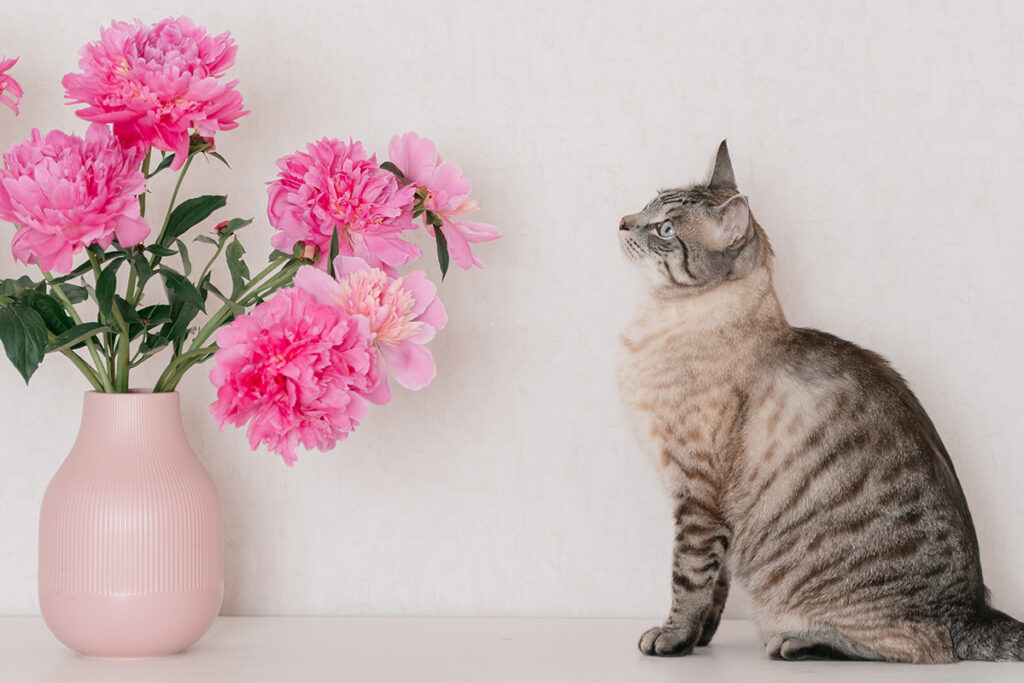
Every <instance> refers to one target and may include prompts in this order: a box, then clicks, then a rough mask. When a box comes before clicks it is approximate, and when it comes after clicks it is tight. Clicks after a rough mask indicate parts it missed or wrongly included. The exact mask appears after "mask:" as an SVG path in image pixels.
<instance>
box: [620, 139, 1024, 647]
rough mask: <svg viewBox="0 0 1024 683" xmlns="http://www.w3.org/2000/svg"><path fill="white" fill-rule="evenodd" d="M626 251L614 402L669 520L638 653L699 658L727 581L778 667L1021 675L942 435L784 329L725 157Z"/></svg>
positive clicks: (638, 219) (839, 349)
mask: <svg viewBox="0 0 1024 683" xmlns="http://www.w3.org/2000/svg"><path fill="white" fill-rule="evenodd" d="M723 155H724V160H725V164H723ZM738 198H739V199H738ZM727 206H728V207H730V208H729V209H728V211H729V212H731V213H727V210H726V209H725V208H723V207H727ZM737 215H739V216H740V219H742V220H744V221H746V222H740V223H736V220H737V219H736V216H737ZM665 221H671V223H672V225H673V226H674V233H675V234H674V235H672V237H671V238H666V237H665V236H664V234H661V235H660V234H659V231H660V232H662V233H671V232H673V231H672V230H664V229H661V226H663V225H664V223H665ZM729 221H732V222H733V223H734V224H733V225H731V226H730V225H725V223H727V222H729ZM619 234H620V239H621V241H622V245H623V249H624V251H625V253H626V255H627V256H628V257H629V258H630V259H631V260H633V261H634V262H636V263H638V264H639V265H640V266H642V267H643V269H644V270H645V272H647V274H648V276H649V278H650V280H651V283H652V287H651V293H650V295H649V296H648V297H647V298H646V300H645V302H644V303H643V304H642V305H641V307H640V309H639V311H638V314H637V316H636V318H635V320H634V321H633V323H632V324H631V325H630V327H629V328H628V329H627V330H626V332H625V333H624V334H623V344H624V346H625V355H624V360H623V363H622V364H621V368H620V388H621V392H622V395H623V398H624V401H625V403H626V404H627V407H628V408H629V409H630V414H631V417H632V419H633V422H634V427H635V430H636V432H637V433H638V435H639V436H640V437H641V439H642V441H643V442H644V443H645V444H646V445H647V447H648V451H649V453H650V455H651V457H652V459H653V461H654V463H655V466H656V467H657V469H658V471H659V472H660V474H661V476H662V479H663V481H664V483H665V485H666V488H667V489H668V491H669V493H670V494H671V495H672V496H673V497H674V498H675V500H676V505H677V507H676V515H675V524H676V538H675V553H674V563H673V567H672V608H671V611H670V614H669V617H668V619H667V620H666V622H665V624H663V625H662V626H659V627H657V628H654V629H651V630H649V631H647V632H646V633H645V634H644V635H643V637H642V638H641V640H640V649H641V650H642V651H643V652H645V653H647V654H657V655H670V654H686V653H688V652H690V651H691V650H692V649H693V647H694V646H697V645H703V644H706V643H707V642H709V641H710V639H711V636H712V635H713V634H714V630H715V628H716V627H717V625H718V619H719V618H720V616H721V610H722V607H723V605H724V602H725V599H726V596H727V594H728V587H729V571H730V569H729V568H730V567H731V569H732V571H733V573H734V574H735V575H736V576H737V577H739V578H740V579H741V580H742V581H743V583H744V584H745V585H746V587H747V589H748V590H749V592H750V594H751V596H752V599H753V602H754V606H755V617H756V620H757V622H758V625H759V627H760V630H761V632H762V636H763V638H764V641H765V644H766V649H767V651H768V653H769V654H770V655H771V656H773V657H780V658H783V659H797V658H804V657H835V658H850V659H877V660H889V661H901V662H931V663H939V662H952V661H956V660H957V659H986V660H1020V659H1022V658H1024V625H1022V624H1021V623H1020V622H1018V621H1016V620H1014V619H1012V618H1010V617H1008V616H1006V615H1004V614H1002V613H1001V612H998V611H996V610H994V609H992V608H991V607H989V606H988V605H987V602H986V592H985V588H984V585H983V582H982V574H981V564H980V561H979V557H978V544H977V539H976V537H975V532H974V527H973V523H972V521H971V515H970V512H969V511H968V509H967V503H966V500H965V499H964V495H963V492H962V491H961V488H960V485H959V482H958V480H957V477H956V474H955V472H954V469H953V463H952V461H951V460H950V457H949V455H948V454H947V453H946V450H945V447H944V446H943V444H942V441H941V439H940V438H939V435H938V433H937V432H936V430H935V428H934V426H933V425H932V423H931V421H930V420H929V418H928V416H927V414H926V413H925V411H924V409H923V408H922V407H921V405H920V403H919V402H918V401H917V399H916V398H915V397H914V395H913V393H911V391H910V389H909V388H908V387H907V385H906V383H905V382H904V381H903V380H902V378H901V377H900V376H899V375H898V374H897V373H896V372H895V371H894V370H893V369H892V368H891V367H890V366H889V365H888V364H887V363H886V362H885V361H884V360H883V359H882V358H881V357H879V356H878V355H876V354H874V353H872V352H870V351H866V350H864V349H861V348H859V347H857V346H855V345H853V344H851V343H849V342H846V341H843V340H841V339H838V338H836V337H833V336H831V335H828V334H826V333H823V332H819V331H816V330H808V329H799V328H794V327H791V326H790V325H789V324H788V323H787V322H786V319H785V316H784V315H783V312H782V309H781V306H780V305H779V301H778V299H777V297H776V295H775V290H774V288H773V285H772V265H771V259H772V251H771V247H770V245H769V243H768V239H767V236H766V235H765V233H764V231H763V230H762V229H761V227H760V225H758V223H757V221H756V220H755V219H754V218H753V215H752V214H749V210H748V209H747V208H746V198H744V197H742V196H741V195H739V193H738V191H737V189H736V186H735V180H733V178H732V170H731V165H730V164H728V151H727V150H726V149H725V144H724V143H723V144H722V147H721V149H720V152H719V157H718V159H717V161H716V170H715V174H714V175H713V177H712V180H711V181H710V182H709V183H708V184H707V185H702V186H696V187H692V188H683V189H679V190H670V191H666V192H662V193H660V194H659V196H658V197H657V198H656V199H655V200H654V201H652V202H651V203H650V204H648V206H647V207H645V209H644V210H643V211H642V212H640V213H638V214H633V215H631V216H627V217H625V218H624V219H623V221H622V223H621V224H620V231H619Z"/></svg>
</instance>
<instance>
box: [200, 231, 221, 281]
mask: <svg viewBox="0 0 1024 683" xmlns="http://www.w3.org/2000/svg"><path fill="white" fill-rule="evenodd" d="M227 244H228V241H227V240H226V239H221V240H220V242H219V243H218V244H217V252H216V253H215V254H214V255H213V258H211V259H210V260H209V262H207V264H206V265H205V266H204V267H203V272H201V273H200V274H199V279H198V280H196V282H197V283H199V285H200V286H202V284H203V278H204V277H206V274H207V273H209V272H210V268H212V267H213V262H214V261H216V260H217V258H218V257H219V256H220V254H221V252H222V251H224V247H226V246H227Z"/></svg>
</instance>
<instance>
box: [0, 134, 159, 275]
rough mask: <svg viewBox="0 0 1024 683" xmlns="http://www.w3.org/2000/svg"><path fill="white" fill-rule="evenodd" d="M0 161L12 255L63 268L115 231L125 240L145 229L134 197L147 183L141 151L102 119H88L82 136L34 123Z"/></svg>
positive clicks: (0, 196)
mask: <svg viewBox="0 0 1024 683" xmlns="http://www.w3.org/2000/svg"><path fill="white" fill-rule="evenodd" d="M3 160H4V163H3V167H2V168H0V219H2V220H5V221H11V222H12V223H17V224H18V225H19V228H18V231H17V232H16V233H15V235H14V240H13V242H12V243H11V250H12V251H13V252H14V256H15V258H17V259H18V260H20V261H22V262H24V263H29V264H31V263H38V264H39V267H40V268H41V269H43V270H53V271H56V272H58V273H68V272H70V271H71V262H72V258H73V256H74V254H76V253H78V252H79V251H81V250H82V248H84V247H87V246H89V245H90V244H98V245H100V246H101V247H103V248H104V249H106V248H107V247H109V246H110V243H111V242H113V240H114V237H115V236H116V237H117V241H118V243H120V245H121V246H122V247H131V246H134V245H136V244H138V243H139V242H141V241H142V240H144V239H145V238H146V236H147V235H149V225H148V224H147V223H146V221H145V220H144V219H143V218H141V217H140V216H139V199H138V196H137V195H139V194H141V193H142V192H145V190H146V181H145V178H144V177H143V175H142V171H141V170H140V169H141V165H142V152H141V150H139V149H138V148H135V147H125V146H124V144H123V143H122V142H121V140H119V139H117V138H116V137H114V136H113V135H111V133H110V129H109V128H107V127H106V126H101V125H99V124H95V123H94V124H92V125H91V126H89V131H88V132H87V133H86V135H85V139H84V140H83V139H82V138H79V137H76V136H74V135H68V134H66V133H62V132H61V131H59V130H54V131H50V132H49V133H47V134H46V137H43V136H42V135H41V134H40V132H39V131H38V130H33V131H32V137H31V138H30V139H29V140H26V141H25V142H22V143H21V144H17V145H14V146H13V147H11V151H10V152H8V153H7V154H5V155H4V159H3Z"/></svg>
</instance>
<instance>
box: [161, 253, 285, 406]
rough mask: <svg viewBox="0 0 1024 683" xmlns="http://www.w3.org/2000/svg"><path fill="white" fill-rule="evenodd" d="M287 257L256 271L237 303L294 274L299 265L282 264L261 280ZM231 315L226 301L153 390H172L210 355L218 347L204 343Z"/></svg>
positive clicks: (268, 289) (174, 358)
mask: <svg viewBox="0 0 1024 683" xmlns="http://www.w3.org/2000/svg"><path fill="white" fill-rule="evenodd" d="M290 260H291V259H290V257H288V256H279V257H277V258H276V259H274V260H273V261H271V262H270V265H268V266H267V267H266V268H264V269H263V270H262V271H260V272H259V273H257V275H256V277H254V278H253V279H252V280H250V281H249V286H248V287H246V288H245V289H244V290H243V291H242V293H241V294H239V296H238V300H237V302H234V303H237V304H238V305H241V306H243V307H244V306H245V305H247V304H249V303H251V300H253V299H255V298H256V297H259V296H260V295H262V294H266V293H268V292H272V291H274V290H275V289H277V288H278V287H279V286H281V285H282V284H284V283H286V282H288V280H289V279H290V278H291V277H292V276H293V275H294V270H296V269H297V268H298V265H299V264H297V263H296V264H290V265H294V266H295V267H294V268H291V267H289V266H285V268H283V269H281V271H280V272H278V273H276V274H274V276H273V277H270V278H268V279H267V281H266V282H261V280H262V279H263V278H264V277H266V276H267V275H270V274H271V273H274V271H275V270H277V268H278V267H279V266H280V265H281V264H282V263H285V262H286V261H290ZM230 315H231V307H230V306H228V304H224V305H223V306H221V307H220V308H219V309H218V310H217V312H216V313H214V314H213V315H212V316H211V317H210V319H209V320H207V321H206V324H205V325H203V327H202V329H200V330H199V332H197V333H196V336H195V338H194V339H193V340H192V344H191V345H190V346H189V348H188V351H186V352H185V353H181V354H178V355H176V356H174V357H173V358H172V359H171V362H170V364H169V365H168V366H167V368H166V369H165V370H164V372H163V374H161V375H160V379H158V380H157V383H156V385H155V386H154V387H153V391H154V392H159V391H174V389H175V387H177V386H178V382H180V381H181V378H182V377H184V376H185V373H186V372H188V370H189V369H190V368H191V367H192V366H194V365H197V364H199V363H202V362H203V361H205V360H206V359H207V358H209V356H210V354H212V353H214V352H215V351H216V350H217V345H216V344H211V345H210V346H205V347H204V346H203V344H205V343H206V342H207V340H208V339H209V338H210V336H211V335H212V334H213V333H214V332H216V331H217V330H218V329H219V328H220V327H221V325H223V324H224V321H225V320H227V318H228V316H230Z"/></svg>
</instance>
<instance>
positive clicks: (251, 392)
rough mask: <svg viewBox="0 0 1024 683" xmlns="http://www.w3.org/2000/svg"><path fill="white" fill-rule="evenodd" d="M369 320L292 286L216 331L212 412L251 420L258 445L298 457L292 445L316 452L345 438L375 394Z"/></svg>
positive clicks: (289, 458) (252, 440) (252, 441)
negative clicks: (214, 396) (215, 388)
mask: <svg viewBox="0 0 1024 683" xmlns="http://www.w3.org/2000/svg"><path fill="white" fill-rule="evenodd" d="M371 339H372V337H371V335H370V330H369V323H368V322H367V320H366V319H365V318H363V317H361V316H349V315H347V314H346V313H345V312H344V311H343V310H341V309H340V308H338V307H337V306H325V305H323V304H320V303H318V302H317V301H316V300H315V299H314V298H313V296H312V295H310V294H309V293H307V292H305V291H304V290H302V289H298V288H295V287H289V288H287V289H282V290H279V291H278V292H277V294H275V295H274V296H273V297H272V298H271V299H269V300H267V301H265V302H264V303H261V304H259V305H258V306H256V307H255V308H254V309H253V310H252V311H251V312H250V313H249V314H248V315H240V316H239V317H237V318H235V320H234V321H233V322H232V323H231V324H230V325H228V326H226V327H222V328H221V329H220V330H218V331H217V344H218V345H219V346H220V350H218V351H217V353H216V354H215V355H214V363H215V364H214V367H213V369H212V370H211V371H210V380H211V381H212V382H213V384H214V386H216V387H217V400H216V401H214V402H213V403H212V404H211V405H210V413H211V415H213V418H214V419H215V420H217V421H218V422H219V423H220V425H221V427H222V428H223V427H224V425H225V424H227V423H229V422H230V423H231V424H233V425H235V426H236V427H241V426H242V425H244V424H245V423H246V422H248V423H249V429H248V434H249V445H250V446H251V447H252V448H254V449H255V448H256V447H257V446H258V445H259V444H260V443H263V444H266V446H267V447H268V448H270V450H272V451H274V452H276V453H278V454H279V455H280V456H281V457H282V458H284V461H285V463H287V464H288V465H289V466H291V465H292V464H294V463H295V459H296V458H295V447H296V446H297V445H299V444H302V446H303V447H305V448H307V449H312V448H313V447H316V448H318V449H320V450H321V451H326V450H328V449H330V448H332V447H333V446H334V445H335V444H336V443H337V442H338V441H341V440H343V439H345V438H346V437H347V436H348V433H349V432H351V431H352V430H353V429H355V428H356V426H358V424H359V420H360V419H362V417H363V416H364V415H366V403H365V401H364V400H363V399H364V397H365V398H370V399H371V400H374V399H376V398H379V396H380V393H379V388H380V385H381V379H380V377H379V375H378V357H377V353H376V352H375V351H374V349H373V346H372V341H371Z"/></svg>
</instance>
